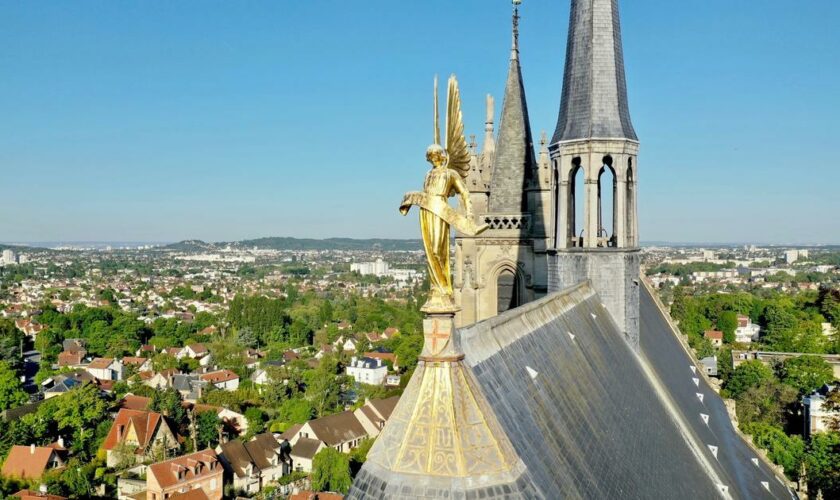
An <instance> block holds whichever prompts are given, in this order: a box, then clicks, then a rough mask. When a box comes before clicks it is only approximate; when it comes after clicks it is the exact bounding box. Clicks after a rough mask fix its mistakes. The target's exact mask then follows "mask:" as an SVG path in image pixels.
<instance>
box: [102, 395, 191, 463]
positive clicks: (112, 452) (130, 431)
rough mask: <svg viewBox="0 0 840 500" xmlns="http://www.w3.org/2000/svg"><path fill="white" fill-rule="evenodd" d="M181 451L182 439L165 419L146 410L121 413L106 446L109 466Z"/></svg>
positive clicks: (104, 444) (104, 446)
mask: <svg viewBox="0 0 840 500" xmlns="http://www.w3.org/2000/svg"><path fill="white" fill-rule="evenodd" d="M178 448H179V445H178V438H177V437H176V436H175V433H174V432H173V431H172V429H171V428H170V427H169V424H167V423H166V420H165V419H164V418H163V416H162V415H161V414H160V413H157V412H153V411H142V410H125V409H123V410H120V411H119V412H118V413H117V416H116V418H115V419H114V423H113V424H111V430H110V431H109V432H108V436H106V437H105V441H104V442H103V443H102V449H103V450H105V453H106V463H107V465H108V467H115V466H116V465H118V464H119V463H120V462H122V461H124V460H133V461H134V462H142V461H144V460H148V459H152V458H153V457H155V456H163V455H164V454H165V453H170V452H175V451H176V450H178ZM129 455H133V457H130V456H129Z"/></svg>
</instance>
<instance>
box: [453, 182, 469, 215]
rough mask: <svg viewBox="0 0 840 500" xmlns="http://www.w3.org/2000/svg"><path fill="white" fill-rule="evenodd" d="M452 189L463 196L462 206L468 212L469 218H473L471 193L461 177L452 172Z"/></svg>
mask: <svg viewBox="0 0 840 500" xmlns="http://www.w3.org/2000/svg"><path fill="white" fill-rule="evenodd" d="M451 177H452V187H453V189H454V190H455V192H456V193H458V194H459V195H461V206H463V207H464V210H465V211H466V212H467V217H472V200H471V199H470V191H469V190H468V189H467V185H466V184H464V180H463V179H461V176H460V175H458V174H457V173H455V172H452V175H451Z"/></svg>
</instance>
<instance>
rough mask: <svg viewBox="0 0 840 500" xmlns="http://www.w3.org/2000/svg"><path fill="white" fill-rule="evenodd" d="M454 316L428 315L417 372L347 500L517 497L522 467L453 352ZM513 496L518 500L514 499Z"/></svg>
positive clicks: (461, 358)
mask: <svg viewBox="0 0 840 500" xmlns="http://www.w3.org/2000/svg"><path fill="white" fill-rule="evenodd" d="M455 334H457V332H456V330H455V311H453V310H450V311H446V312H436V313H432V314H428V315H427V316H426V318H425V319H424V320H423V335H424V337H425V342H424V345H423V351H422V354H421V355H420V358H419V362H418V364H417V368H416V369H415V371H414V375H413V376H412V377H411V380H410V381H409V383H408V385H407V386H406V389H405V392H404V393H403V395H402V397H401V398H400V401H399V403H398V404H397V407H396V408H395V409H394V412H393V413H392V414H391V417H390V419H389V420H388V424H387V425H386V426H385V428H384V429H383V430H382V433H381V434H380V435H379V437H378V438H377V440H376V443H374V445H373V448H371V450H370V453H369V454H368V459H367V462H365V465H364V468H363V469H362V471H361V473H360V475H359V476H358V477H357V479H356V483H354V486H353V489H352V490H351V492H350V494H349V495H348V498H415V497H425V496H426V491H427V490H429V489H431V490H437V491H440V492H444V491H446V492H449V493H450V495H449V496H450V498H461V497H463V494H464V493H465V492H467V491H473V492H475V495H476V498H479V497H480V498H485V495H486V494H487V492H493V491H494V490H495V489H496V488H499V487H503V486H504V487H507V488H509V491H511V492H517V491H520V489H521V488H522V485H523V484H524V483H523V482H522V481H521V479H522V476H523V474H524V472H525V465H524V463H523V462H522V461H521V460H520V459H519V456H518V455H517V454H516V452H515V451H514V449H513V447H512V446H511V444H510V441H509V440H508V438H507V436H506V435H505V433H504V432H503V431H502V429H501V426H500V425H499V423H498V421H497V420H496V417H495V415H494V413H493V410H492V409H491V408H490V406H489V404H488V403H487V400H486V399H485V397H484V395H483V394H482V392H481V390H480V388H479V386H478V382H477V381H476V380H475V378H474V376H473V374H472V372H471V371H470V370H469V368H468V367H467V366H466V364H465V363H464V354H463V352H461V351H460V350H459V349H458V348H456V346H455V342H454V341H453V336H454V335H455ZM521 493H522V494H521V495H519V496H517V497H532V496H534V495H533V494H525V493H524V492H521ZM514 496H516V495H514ZM467 498H469V495H468V496H467Z"/></svg>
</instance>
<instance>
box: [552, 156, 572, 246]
mask: <svg viewBox="0 0 840 500" xmlns="http://www.w3.org/2000/svg"><path fill="white" fill-rule="evenodd" d="M566 159H567V158H564V157H562V156H561V157H560V159H558V160H557V161H556V162H555V166H554V168H555V169H556V170H557V178H558V180H559V183H558V185H557V187H556V189H555V193H556V194H555V203H556V204H557V216H558V219H559V220H558V221H557V225H556V226H555V228H554V236H555V242H554V247H555V248H567V247H568V246H569V217H570V212H569V197H570V193H571V191H570V189H569V186H570V184H569V169H568V168H567V167H566V165H564V163H565V162H564V160H566Z"/></svg>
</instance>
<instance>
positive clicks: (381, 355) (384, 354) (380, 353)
mask: <svg viewBox="0 0 840 500" xmlns="http://www.w3.org/2000/svg"><path fill="white" fill-rule="evenodd" d="M364 357H366V358H372V359H381V360H382V362H383V363H385V362H386V361H389V362H390V363H391V366H393V367H394V370H399V368H400V365H399V363H398V362H397V355H396V354H394V353H393V352H388V351H386V350H385V349H383V348H379V349H377V350H375V351H371V352H366V353H365V356H364Z"/></svg>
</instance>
